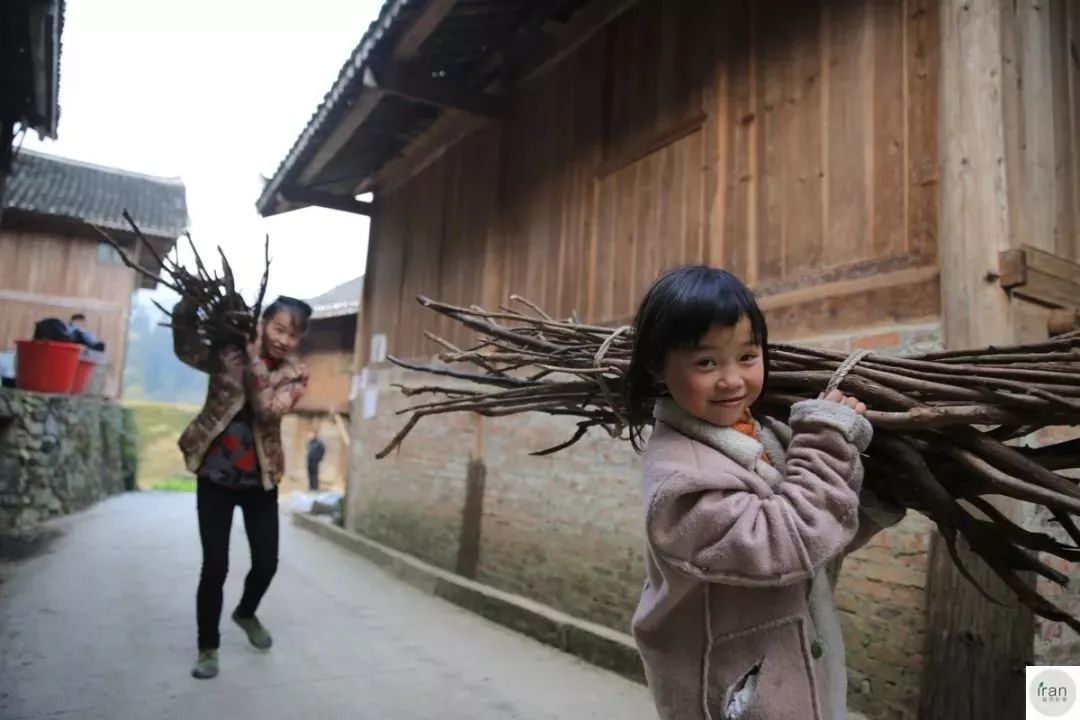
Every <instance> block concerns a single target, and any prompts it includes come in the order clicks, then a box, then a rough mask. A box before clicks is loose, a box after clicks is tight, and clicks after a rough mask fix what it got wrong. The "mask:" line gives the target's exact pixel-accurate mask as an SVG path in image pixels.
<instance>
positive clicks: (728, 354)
mask: <svg viewBox="0 0 1080 720" xmlns="http://www.w3.org/2000/svg"><path fill="white" fill-rule="evenodd" d="M658 379H659V380H661V381H663V382H664V384H666V385H667V388H668V391H669V392H670V393H671V397H672V399H673V400H675V402H676V403H678V405H679V407H681V408H682V409H683V410H685V411H686V412H688V413H690V414H691V415H693V416H694V417H696V418H698V419H700V420H704V421H705V422H708V423H712V424H713V425H719V426H724V427H726V426H729V425H734V424H735V423H736V422H737V421H738V420H739V419H740V418H742V417H743V416H744V415H745V413H746V411H747V410H748V409H749V408H750V406H751V405H753V404H754V401H756V400H757V399H758V396H760V395H761V389H762V386H763V385H764V384H765V361H764V359H763V354H762V351H761V347H759V346H758V345H756V344H755V343H754V340H753V333H752V332H751V329H750V319H749V318H747V317H745V316H744V317H742V318H741V319H740V320H739V322H738V324H737V325H735V326H734V327H724V326H722V325H713V327H712V328H711V329H710V330H709V331H708V332H707V333H705V335H704V336H703V337H702V338H701V340H700V341H699V342H698V345H697V347H694V348H681V349H677V350H669V351H668V353H667V358H666V359H665V362H664V369H663V372H662V373H661V374H660V377H659V378H658Z"/></svg>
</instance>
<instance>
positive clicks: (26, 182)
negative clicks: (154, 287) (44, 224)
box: [4, 149, 188, 240]
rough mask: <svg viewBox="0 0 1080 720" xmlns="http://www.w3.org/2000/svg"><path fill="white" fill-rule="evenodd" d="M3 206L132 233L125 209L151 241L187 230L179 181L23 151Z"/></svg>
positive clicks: (185, 211) (184, 196)
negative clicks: (125, 215) (125, 218)
mask: <svg viewBox="0 0 1080 720" xmlns="http://www.w3.org/2000/svg"><path fill="white" fill-rule="evenodd" d="M4 207H5V208H8V209H11V210H18V211H22V212H26V213H33V214H35V215H45V216H49V217H58V218H66V219H71V220H81V221H83V222H88V223H93V224H95V225H98V226H100V227H103V228H106V229H109V230H120V231H126V230H129V226H128V224H127V222H125V221H124V216H123V213H124V210H125V209H127V210H128V211H129V212H130V213H131V215H132V217H133V218H134V219H135V222H136V223H137V224H138V226H139V229H140V230H142V231H143V233H145V234H146V235H147V236H150V237H158V238H166V239H169V240H175V239H176V238H177V237H178V236H179V235H181V234H182V233H183V232H184V230H186V229H187V225H188V213H187V191H186V189H185V188H184V183H183V182H182V181H181V180H180V179H179V178H162V177H154V176H152V175H142V174H139V173H134V172H129V171H127V170H120V169H118V168H112V167H105V166H102V165H92V164H90V163H84V162H80V161H78V160H70V159H68V158H62V157H57V156H55V155H46V154H44V153H40V152H35V151H31V150H25V149H24V150H20V151H19V152H18V154H17V155H16V157H15V163H14V167H13V169H12V173H11V176H10V177H9V178H8V182H7V190H6V192H5V193H4Z"/></svg>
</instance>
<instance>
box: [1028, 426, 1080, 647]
mask: <svg viewBox="0 0 1080 720" xmlns="http://www.w3.org/2000/svg"><path fill="white" fill-rule="evenodd" d="M1078 437H1080V428H1075V427H1074V428H1047V429H1046V430H1044V431H1042V432H1040V433H1038V434H1037V435H1036V436H1035V437H1032V438H1029V439H1028V440H1027V441H1026V442H1027V443H1028V444H1030V445H1031V446H1033V447H1037V446H1039V445H1047V444H1053V443H1057V442H1064V441H1066V440H1072V439H1074V438H1078ZM1067 474H1069V475H1071V476H1072V477H1074V478H1076V479H1077V480H1080V473H1076V472H1075V471H1073V472H1068V473H1067ZM1027 507H1028V514H1027V516H1026V517H1025V518H1024V526H1025V527H1026V528H1027V529H1029V530H1034V531H1037V532H1044V533H1046V534H1048V535H1051V536H1053V537H1054V538H1056V539H1058V540H1060V541H1061V542H1065V543H1070V544H1071V543H1072V541H1071V540H1070V538H1069V536H1068V534H1067V533H1066V532H1065V531H1064V530H1063V529H1062V528H1061V526H1060V525H1058V524H1056V523H1055V522H1053V519H1052V517H1051V516H1050V514H1049V513H1047V512H1046V511H1045V510H1044V509H1042V508H1039V509H1038V510H1035V509H1034V508H1033V507H1031V506H1027ZM1041 557H1042V560H1043V562H1045V563H1046V564H1047V565H1049V566H1050V567H1052V568H1054V569H1056V570H1059V571H1061V572H1062V573H1064V574H1065V575H1067V576H1068V578H1069V586H1068V587H1067V588H1063V587H1061V586H1059V585H1056V584H1054V583H1052V582H1050V581H1049V580H1047V579H1046V578H1042V577H1040V578H1039V579H1038V583H1037V589H1038V591H1039V592H1040V593H1042V595H1043V596H1045V597H1046V598H1047V599H1049V600H1050V601H1051V602H1053V603H1054V604H1055V605H1057V606H1058V607H1060V608H1061V609H1063V610H1065V611H1066V612H1069V613H1072V614H1073V615H1074V616H1075V615H1080V563H1074V562H1069V561H1067V560H1062V559H1060V558H1057V557H1054V556H1052V555H1047V554H1045V553H1044V554H1043V555H1042V556H1041ZM1077 662H1080V635H1078V634H1077V633H1076V631H1075V630H1073V629H1072V628H1070V627H1069V626H1067V625H1066V624H1065V623H1062V622H1053V621H1050V620H1044V619H1042V618H1040V617H1038V616H1036V618H1035V663H1036V664H1037V665H1075V664H1077Z"/></svg>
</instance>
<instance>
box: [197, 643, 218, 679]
mask: <svg viewBox="0 0 1080 720" xmlns="http://www.w3.org/2000/svg"><path fill="white" fill-rule="evenodd" d="M217 653H218V651H217V650H200V651H199V657H198V659H196V660H195V667H193V668H192V669H191V677H193V678H197V679H199V680H209V679H210V678H215V677H217V674H218V654H217Z"/></svg>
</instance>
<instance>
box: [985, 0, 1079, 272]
mask: <svg viewBox="0 0 1080 720" xmlns="http://www.w3.org/2000/svg"><path fill="white" fill-rule="evenodd" d="M1008 9H1009V10H1010V11H1011V12H1012V13H1013V17H1011V18H1008V20H1009V22H1005V23H1003V24H1002V27H1003V28H1004V29H1005V34H1006V36H1005V37H1004V38H1003V42H1002V44H1003V45H1004V46H1005V53H1006V60H1007V61H1008V62H1007V63H1006V65H1005V67H1006V72H1007V75H1006V83H1005V88H1006V92H1005V102H1006V113H1007V115H1006V119H1007V123H1006V133H1009V137H1008V141H1009V145H1008V150H1009V151H1010V155H1011V157H1010V159H1009V163H1008V165H1007V166H1008V168H1009V178H1008V185H1009V188H1010V193H1011V197H1010V201H1011V202H1010V205H1011V206H1012V207H1016V208H1020V209H1021V210H1020V212H1019V213H1017V214H1016V215H1015V216H1014V217H1013V218H1012V232H1013V235H1014V242H1013V245H1014V246H1019V245H1020V244H1028V245H1032V246H1034V247H1037V248H1039V249H1041V250H1045V251H1047V252H1050V253H1054V254H1056V255H1059V256H1061V257H1064V258H1067V259H1070V260H1073V261H1075V262H1080V3H1077V2H1075V1H1074V0H1047V1H1046V2H1042V3H1012V4H1009V5H1008ZM1010 33H1011V35H1010ZM1047 208H1049V209H1050V210H1049V212H1047Z"/></svg>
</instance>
